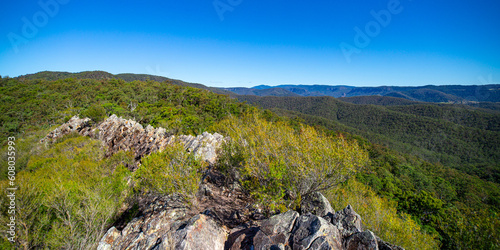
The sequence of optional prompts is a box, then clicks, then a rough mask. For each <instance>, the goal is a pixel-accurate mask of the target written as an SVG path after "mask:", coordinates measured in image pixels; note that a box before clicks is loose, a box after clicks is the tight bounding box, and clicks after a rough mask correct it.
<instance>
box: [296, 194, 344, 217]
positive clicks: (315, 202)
mask: <svg viewBox="0 0 500 250" xmlns="http://www.w3.org/2000/svg"><path fill="white" fill-rule="evenodd" d="M300 212H301V213H302V214H306V213H312V214H314V215H317V216H320V217H323V216H327V215H329V214H330V215H333V213H335V211H333V209H332V206H331V205H330V202H329V201H328V200H327V199H326V197H325V196H323V195H322V194H321V193H320V192H314V193H311V194H309V195H307V196H306V197H304V199H302V202H301V203H300Z"/></svg>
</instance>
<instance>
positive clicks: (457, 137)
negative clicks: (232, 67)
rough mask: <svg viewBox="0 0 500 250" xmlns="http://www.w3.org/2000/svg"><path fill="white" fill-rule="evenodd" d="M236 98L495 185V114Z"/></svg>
mask: <svg viewBox="0 0 500 250" xmlns="http://www.w3.org/2000/svg"><path fill="white" fill-rule="evenodd" d="M238 99H239V100H241V101H246V102H248V103H251V104H255V105H259V106H260V107H263V108H277V109H283V110H290V111H297V112H300V113H302V114H306V115H311V116H316V117H321V118H325V119H327V120H329V121H333V122H338V123H340V124H343V125H345V126H346V127H347V128H346V129H347V130H349V132H353V133H354V134H358V135H361V136H363V137H365V138H367V139H369V140H370V141H372V142H375V143H379V144H382V145H388V146H389V147H391V148H393V149H395V150H398V151H400V152H403V153H408V154H412V155H417V156H420V157H423V158H424V159H426V160H429V161H431V162H436V163H437V162H439V163H441V164H443V165H446V166H450V167H453V168H456V169H459V170H461V171H463V172H466V173H469V174H473V175H477V176H479V177H481V178H484V179H486V180H490V181H494V182H497V183H498V182H499V181H500V165H499V164H500V148H499V145H500V133H499V132H498V124H499V121H500V120H499V119H500V118H499V117H500V116H499V115H496V114H489V113H486V112H482V111H480V110H468V109H463V108H454V107H447V106H444V107H441V106H436V105H420V104H418V105H404V106H390V107H383V106H374V105H356V104H351V103H346V102H342V101H339V100H336V99H334V98H332V97H305V98H304V97H256V96H239V97H238ZM307 119H309V118H306V120H307ZM311 124H314V122H311Z"/></svg>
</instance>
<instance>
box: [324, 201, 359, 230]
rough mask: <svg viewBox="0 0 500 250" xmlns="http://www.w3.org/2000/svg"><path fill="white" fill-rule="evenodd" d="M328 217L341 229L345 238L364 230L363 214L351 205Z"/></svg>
mask: <svg viewBox="0 0 500 250" xmlns="http://www.w3.org/2000/svg"><path fill="white" fill-rule="evenodd" d="M327 217H330V219H331V221H330V222H331V223H332V224H333V225H335V226H336V227H337V228H338V229H339V230H340V233H341V234H342V237H344V238H346V237H349V236H351V235H352V234H355V233H358V232H362V231H363V230H362V227H361V216H359V214H357V213H356V212H355V211H354V209H352V207H351V205H347V207H346V208H344V209H342V210H340V211H338V212H336V213H335V214H334V215H332V216H327Z"/></svg>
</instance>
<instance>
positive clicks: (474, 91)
mask: <svg viewBox="0 0 500 250" xmlns="http://www.w3.org/2000/svg"><path fill="white" fill-rule="evenodd" d="M225 90H228V91H231V92H233V93H235V94H238V95H255V96H332V97H335V98H340V97H355V96H389V97H397V98H403V99H407V100H410V101H416V102H437V103H461V104H466V103H471V102H472V103H474V102H500V84H489V85H469V86H463V85H443V86H434V85H427V86H419V87H397V86H381V87H353V86H344V85H338V86H328V85H279V86H275V87H271V86H267V85H259V86H255V87H253V88H225Z"/></svg>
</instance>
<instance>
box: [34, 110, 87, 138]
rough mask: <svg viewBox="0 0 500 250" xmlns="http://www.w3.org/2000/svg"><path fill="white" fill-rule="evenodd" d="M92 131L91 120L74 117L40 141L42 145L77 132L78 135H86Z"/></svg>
mask: <svg viewBox="0 0 500 250" xmlns="http://www.w3.org/2000/svg"><path fill="white" fill-rule="evenodd" d="M89 129H90V119H89V118H83V119H80V118H78V116H73V117H72V118H71V119H69V120H68V121H67V122H66V123H64V124H63V125H61V126H59V127H58V128H56V129H55V130H53V131H51V132H50V133H49V134H47V136H45V137H44V138H43V139H41V140H40V142H42V143H48V142H54V141H55V140H57V139H58V138H61V137H63V136H64V135H67V134H70V133H73V132H77V133H80V132H82V133H86V132H87V131H88V130H89Z"/></svg>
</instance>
